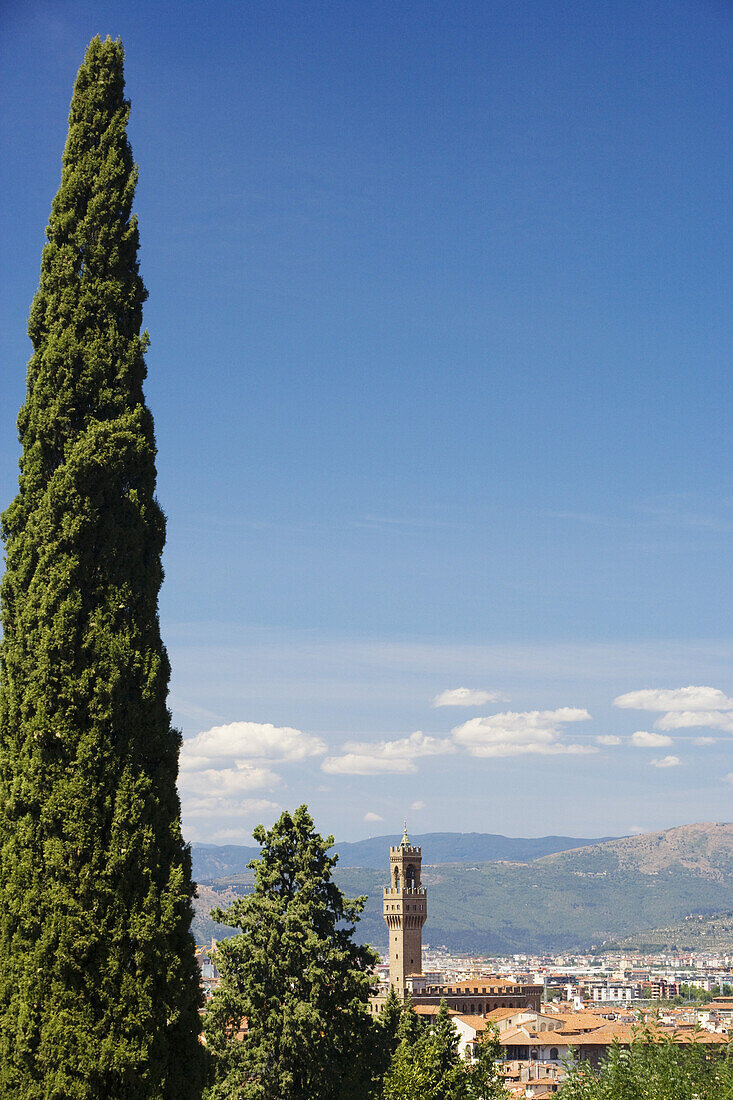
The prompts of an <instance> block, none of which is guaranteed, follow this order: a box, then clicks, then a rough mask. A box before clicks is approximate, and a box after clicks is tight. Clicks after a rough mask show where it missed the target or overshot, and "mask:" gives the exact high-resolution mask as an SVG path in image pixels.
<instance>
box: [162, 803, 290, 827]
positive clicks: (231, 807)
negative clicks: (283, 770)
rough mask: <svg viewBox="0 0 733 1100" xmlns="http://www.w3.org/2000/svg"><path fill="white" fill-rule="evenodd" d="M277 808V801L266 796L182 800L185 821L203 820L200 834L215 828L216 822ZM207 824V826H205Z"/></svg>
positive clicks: (245, 817) (229, 822)
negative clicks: (272, 800)
mask: <svg viewBox="0 0 733 1100" xmlns="http://www.w3.org/2000/svg"><path fill="white" fill-rule="evenodd" d="M277 809H279V806H278V803H277V802H271V801H270V799H268V798H236V799H234V798H221V797H219V796H217V797H215V798H188V799H184V800H183V817H184V820H185V821H186V822H189V821H199V820H201V821H203V824H204V828H202V829H200V830H198V831H199V832H200V833H201V835H202V836H203V835H204V834H209V833H210V831H211V830H214V831H218V830H217V823H218V824H221V822H222V821H226V822H227V828H231V827H232V825H231V823H232V821H236V820H239V819H245V820H249V819H251V817H252V816H253V815H254V814H264V813H270V812H272V811H274V810H277ZM207 825H208V828H207V827H206V826H207Z"/></svg>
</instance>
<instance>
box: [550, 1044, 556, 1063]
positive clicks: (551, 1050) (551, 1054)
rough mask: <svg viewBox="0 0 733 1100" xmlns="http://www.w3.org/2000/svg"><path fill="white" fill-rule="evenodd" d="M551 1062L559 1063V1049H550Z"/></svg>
mask: <svg viewBox="0 0 733 1100" xmlns="http://www.w3.org/2000/svg"><path fill="white" fill-rule="evenodd" d="M550 1061H551V1062H556V1061H557V1047H550Z"/></svg>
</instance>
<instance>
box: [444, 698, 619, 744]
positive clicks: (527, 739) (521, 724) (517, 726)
mask: <svg viewBox="0 0 733 1100" xmlns="http://www.w3.org/2000/svg"><path fill="white" fill-rule="evenodd" d="M589 718H590V714H589V713H588V711H587V710H580V709H578V708H577V707H560V709H559V710H530V711H523V712H517V711H505V712H504V713H503V714H492V715H490V716H489V717H488V718H471V719H470V720H469V721H468V722H464V723H463V725H461V726H456V728H455V729H454V730H453V739H454V741H455V742H456V744H458V745H461V746H462V747H463V748H465V749H466V750H467V751H468V752H469V753H470V754H471V756H522V755H525V754H529V753H538V754H541V755H546V756H547V755H552V754H559V753H569V754H575V755H579V754H581V753H592V752H597V751H598V750H597V749H596V748H595V746H593V745H585V746H584V745H577V744H569V743H567V742H564V741H561V740H558V738H560V737H561V736H562V734H563V733H564V732H565V731H564V730H563V729H562V727H563V726H564V725H565V724H566V723H568V722H586V721H587V720H588V719H589Z"/></svg>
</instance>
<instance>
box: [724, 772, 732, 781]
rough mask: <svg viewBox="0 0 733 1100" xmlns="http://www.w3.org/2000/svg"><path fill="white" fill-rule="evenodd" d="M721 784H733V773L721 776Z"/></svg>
mask: <svg viewBox="0 0 733 1100" xmlns="http://www.w3.org/2000/svg"><path fill="white" fill-rule="evenodd" d="M723 782H724V783H733V772H728V774H727V775H724V776H723Z"/></svg>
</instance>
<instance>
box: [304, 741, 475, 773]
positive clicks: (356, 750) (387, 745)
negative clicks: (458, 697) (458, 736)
mask: <svg viewBox="0 0 733 1100" xmlns="http://www.w3.org/2000/svg"><path fill="white" fill-rule="evenodd" d="M455 751H456V748H455V745H454V744H453V742H452V741H450V740H449V739H448V738H442V737H428V736H426V734H424V733H421V732H420V730H418V731H417V732H415V733H411V734H410V736H409V737H402V738H400V739H399V740H397V741H347V742H346V744H345V745H344V746H343V749H342V752H343V755H342V756H327V757H326V759H325V760H324V761H323V763H322V765H321V767H322V768H323V770H324V772H328V774H329V775H384V774H394V775H410V774H412V773H413V772H416V771H417V767H416V765H415V760H416V758H417V757H419V756H438V755H442V754H444V753H447V752H455Z"/></svg>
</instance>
